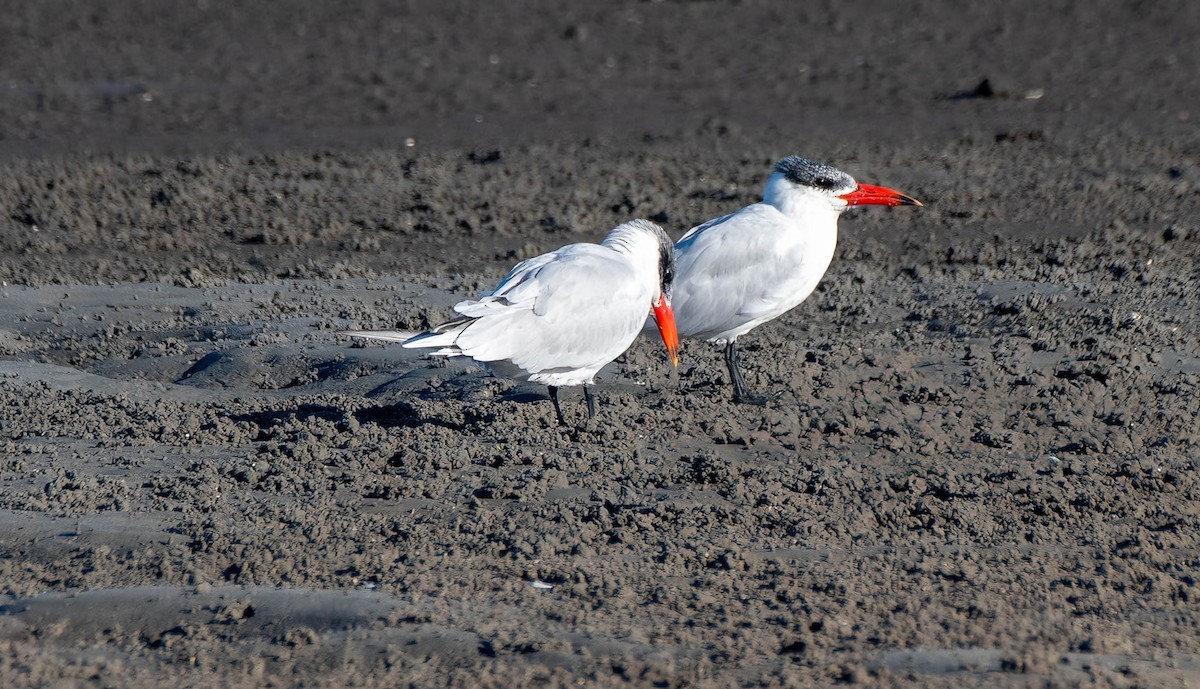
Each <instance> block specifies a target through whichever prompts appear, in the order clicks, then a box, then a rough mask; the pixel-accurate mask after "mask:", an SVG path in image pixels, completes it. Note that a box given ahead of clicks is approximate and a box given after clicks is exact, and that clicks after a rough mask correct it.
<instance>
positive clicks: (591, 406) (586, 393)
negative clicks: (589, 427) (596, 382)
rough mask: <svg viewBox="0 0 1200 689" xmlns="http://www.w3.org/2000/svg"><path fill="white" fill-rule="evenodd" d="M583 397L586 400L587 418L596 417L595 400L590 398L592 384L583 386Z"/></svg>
mask: <svg viewBox="0 0 1200 689" xmlns="http://www.w3.org/2000/svg"><path fill="white" fill-rule="evenodd" d="M583 398H584V399H585V400H587V407H588V418H589V419H594V418H596V402H595V400H593V399H592V386H590V385H584V386H583Z"/></svg>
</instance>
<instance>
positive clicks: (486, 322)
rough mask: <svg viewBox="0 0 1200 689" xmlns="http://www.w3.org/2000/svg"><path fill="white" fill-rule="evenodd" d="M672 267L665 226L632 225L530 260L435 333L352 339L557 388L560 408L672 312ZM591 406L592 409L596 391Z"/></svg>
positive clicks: (672, 343)
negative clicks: (573, 389) (461, 359)
mask: <svg viewBox="0 0 1200 689" xmlns="http://www.w3.org/2000/svg"><path fill="white" fill-rule="evenodd" d="M672 268H673V250H672V245H671V241H670V239H669V238H668V237H667V236H666V234H665V233H664V232H663V231H662V229H661V228H659V227H658V226H657V225H655V224H654V223H652V222H649V221H646V220H633V221H631V222H627V223H625V224H623V225H621V226H619V227H617V228H615V229H614V230H612V231H611V232H610V233H609V234H608V236H607V237H606V238H605V239H604V241H603V243H601V244H598V245H597V244H570V245H568V246H564V247H562V248H560V249H557V250H555V251H551V252H549V253H547V254H543V255H541V256H536V257H534V258H531V259H528V260H526V261H522V262H521V263H519V264H517V265H516V266H515V267H514V268H513V269H512V270H511V271H510V272H509V273H508V275H506V276H505V277H504V279H503V280H501V281H500V283H499V284H498V285H496V288H495V289H493V290H492V291H491V292H488V293H485V294H483V295H481V296H480V298H479V299H475V300H469V301H463V302H459V303H458V304H456V305H455V306H454V310H455V311H456V312H457V313H459V314H460V317H459V318H456V319H454V320H452V321H449V322H447V323H444V324H442V325H439V326H437V327H436V328H433V329H432V330H429V331H428V332H425V333H421V334H419V335H416V336H413V337H406V336H408V335H410V333H401V332H398V331H374V330H360V331H350V332H347V333H345V334H347V335H351V336H354V337H364V338H372V339H380V340H391V341H397V340H401V341H403V346H405V347H409V348H430V349H433V350H434V351H433V352H432V354H434V355H440V356H468V357H471V358H472V359H475V360H476V361H481V362H485V363H487V364H489V365H490V366H491V367H492V368H493V369H495V370H496V372H497V373H499V374H501V375H504V376H506V377H511V378H516V379H518V380H530V381H533V382H535V383H542V384H544V385H547V386H549V387H550V392H551V397H552V399H554V402H555V409H556V411H558V401H557V391H556V388H557V387H558V386H563V385H585V386H587V385H591V384H592V383H593V382H594V379H595V376H596V373H597V372H598V371H599V370H600V369H601V368H602V367H603V366H604V365H605V364H608V363H609V362H611V361H612V360H614V359H616V358H617V357H618V356H620V355H621V354H622V353H623V352H624V351H625V350H626V349H628V348H629V345H630V344H632V342H633V340H634V338H635V337H637V335H638V333H639V332H640V331H641V329H642V324H643V323H645V321H646V316H647V313H648V312H649V311H650V309H651V307H652V306H654V307H655V311H656V314H659V313H661V314H665V315H663V316H662V317H661V318H666V317H669V316H670V281H671V273H672ZM661 318H660V325H665V324H663V321H662V320H661ZM669 327H670V329H671V335H670V340H668V338H667V334H666V330H664V341H666V342H667V346H668V350H669V351H670V352H671V355H672V358H673V359H674V358H675V348H676V347H677V339H676V338H675V336H674V322H673V320H672V321H671V323H670V325H669ZM585 391H586V388H585ZM588 401H589V411H591V409H592V406H591V398H590V394H589V395H588ZM559 417H560V421H561V411H559Z"/></svg>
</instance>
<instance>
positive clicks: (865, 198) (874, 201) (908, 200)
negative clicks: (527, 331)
mask: <svg viewBox="0 0 1200 689" xmlns="http://www.w3.org/2000/svg"><path fill="white" fill-rule="evenodd" d="M838 198H839V199H841V200H843V201H845V202H846V205H847V206H920V205H921V202H920V201H918V200H916V199H914V198H913V197H911V196H909V195H908V194H901V193H900V192H898V191H896V190H895V189H888V188H887V187H877V186H875V185H873V184H860V185H858V188H857V189H855V190H854V191H852V192H850V193H848V194H842V195H841V196H839V197H838Z"/></svg>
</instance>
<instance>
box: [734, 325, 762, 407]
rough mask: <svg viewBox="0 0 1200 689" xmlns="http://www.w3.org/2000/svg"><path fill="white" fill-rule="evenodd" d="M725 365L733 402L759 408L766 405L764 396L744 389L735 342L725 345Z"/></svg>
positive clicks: (744, 384)
mask: <svg viewBox="0 0 1200 689" xmlns="http://www.w3.org/2000/svg"><path fill="white" fill-rule="evenodd" d="M725 365H726V366H728V367H729V378H730V380H732V381H733V401H734V402H738V403H746V404H756V405H758V406H760V407H761V406H764V405H765V404H766V403H767V400H768V398H767V397H766V395H755V394H752V393H751V392H750V391H749V390H748V389H747V388H746V381H745V380H744V379H743V378H742V372H741V370H740V369H739V368H738V361H737V344H736V340H730V341H729V344H727V345H725Z"/></svg>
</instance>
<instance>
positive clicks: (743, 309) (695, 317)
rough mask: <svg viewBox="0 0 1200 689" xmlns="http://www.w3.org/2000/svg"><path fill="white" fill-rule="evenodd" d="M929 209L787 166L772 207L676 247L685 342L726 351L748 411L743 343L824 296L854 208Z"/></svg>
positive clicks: (742, 214)
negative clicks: (844, 217)
mask: <svg viewBox="0 0 1200 689" xmlns="http://www.w3.org/2000/svg"><path fill="white" fill-rule="evenodd" d="M863 204H883V205H918V206H919V205H921V204H920V203H919V202H918V201H917V200H916V199H913V198H911V197H909V196H906V195H904V194H901V193H899V192H896V191H893V190H891V189H885V188H883V187H875V186H870V185H860V184H858V183H857V182H855V181H854V179H853V178H851V177H850V175H848V174H846V173H844V172H842V171H841V170H838V169H836V168H834V167H832V166H829V165H825V164H823V163H816V162H813V161H809V160H805V159H803V158H799V157H797V156H790V157H788V158H784V159H783V160H781V161H779V162H778V163H777V164H776V165H775V169H774V171H773V173H772V174H771V176H770V178H769V179H768V180H767V184H766V189H765V191H764V192H763V200H762V201H761V202H759V203H755V204H752V205H750V206H746V207H745V208H743V209H741V210H739V211H737V212H736V213H733V214H731V215H726V216H724V217H721V218H716V219H715V220H710V221H708V222H705V223H702V224H700V225H697V226H696V227H694V228H692V229H691V231H689V232H688V233H687V234H685V235H684V236H683V237H682V238H681V239H680V240H679V241H678V242H677V243H676V245H675V253H676V263H677V267H678V270H677V275H676V281H675V288H674V290H675V291H674V302H673V303H674V307H675V314H676V319H677V323H678V327H679V334H680V335H682V336H684V337H693V338H697V339H703V340H708V341H711V342H718V343H725V344H726V348H725V358H726V364H727V366H728V367H729V372H730V377H731V379H732V382H733V385H734V397H735V399H737V400H739V401H753V402H760V403H761V402H763V401H765V400H764V398H762V397H757V396H753V395H750V394H748V392H747V389H746V386H745V382H744V381H743V380H742V377H741V373H740V371H739V369H738V366H737V352H736V345H735V342H736V341H737V338H738V337H741V336H742V335H745V334H746V333H748V332H750V331H751V330H752V329H754V328H756V327H757V326H759V325H762V324H763V323H766V322H767V321H770V320H774V319H775V318H778V317H779V316H781V315H783V314H784V313H787V312H788V311H790V310H791V309H793V308H795V307H796V306H798V305H799V304H800V303H801V302H803V301H804V300H805V299H807V298H808V296H809V295H810V294H812V292H813V290H814V289H816V287H817V284H818V283H819V282H820V281H821V277H822V276H823V275H824V274H825V270H826V269H827V268H828V267H829V262H830V261H831V260H832V259H833V252H834V249H835V248H836V246H837V221H838V216H839V215H840V214H841V212H842V211H843V210H845V209H846V208H847V207H849V206H851V205H863Z"/></svg>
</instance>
